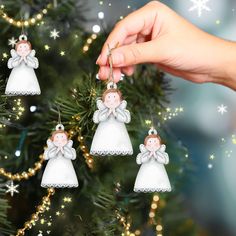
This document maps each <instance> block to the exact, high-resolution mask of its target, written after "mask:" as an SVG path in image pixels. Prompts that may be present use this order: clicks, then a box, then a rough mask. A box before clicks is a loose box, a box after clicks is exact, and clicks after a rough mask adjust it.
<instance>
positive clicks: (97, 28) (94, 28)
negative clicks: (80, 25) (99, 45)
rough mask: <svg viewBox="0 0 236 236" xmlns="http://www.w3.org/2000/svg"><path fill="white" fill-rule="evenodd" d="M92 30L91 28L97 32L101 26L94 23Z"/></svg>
mask: <svg viewBox="0 0 236 236" xmlns="http://www.w3.org/2000/svg"><path fill="white" fill-rule="evenodd" d="M92 30H93V32H94V33H99V32H100V30H101V27H100V26H99V25H94V26H93V28H92Z"/></svg>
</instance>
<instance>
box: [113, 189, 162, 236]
mask: <svg viewBox="0 0 236 236" xmlns="http://www.w3.org/2000/svg"><path fill="white" fill-rule="evenodd" d="M159 200H160V198H159V196H158V195H157V194H155V195H154V196H153V198H152V202H151V206H150V211H149V220H148V223H149V224H150V225H153V226H155V230H156V236H162V229H163V227H162V225H161V223H160V220H158V221H156V219H155V218H156V213H157V208H158V203H159ZM116 217H117V219H118V220H119V222H120V224H121V225H122V226H123V228H124V232H123V233H122V236H140V235H141V230H140V229H136V230H135V231H134V232H131V231H130V227H131V220H130V219H129V220H127V219H126V218H125V217H124V216H122V215H121V214H120V213H119V211H118V210H117V211H116Z"/></svg>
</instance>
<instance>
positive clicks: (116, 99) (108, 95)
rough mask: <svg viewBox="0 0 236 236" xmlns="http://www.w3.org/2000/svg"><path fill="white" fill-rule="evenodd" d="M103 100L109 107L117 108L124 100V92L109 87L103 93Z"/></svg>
mask: <svg viewBox="0 0 236 236" xmlns="http://www.w3.org/2000/svg"><path fill="white" fill-rule="evenodd" d="M102 101H103V103H104V105H105V106H106V107H108V108H117V107H118V106H119V105H120V103H121V101H122V94H121V92H120V90H118V89H114V88H110V89H107V90H106V91H105V92H104V93H103V95H102Z"/></svg>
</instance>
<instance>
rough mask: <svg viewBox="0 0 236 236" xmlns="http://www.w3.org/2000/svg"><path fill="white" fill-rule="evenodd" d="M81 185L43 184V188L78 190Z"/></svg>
mask: <svg viewBox="0 0 236 236" xmlns="http://www.w3.org/2000/svg"><path fill="white" fill-rule="evenodd" d="M78 186H79V184H43V183H42V184H41V187H43V188H77V187H78Z"/></svg>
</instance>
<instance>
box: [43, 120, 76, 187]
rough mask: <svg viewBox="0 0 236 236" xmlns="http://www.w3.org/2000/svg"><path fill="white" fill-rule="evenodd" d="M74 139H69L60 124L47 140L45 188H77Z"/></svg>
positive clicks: (44, 174)
mask: <svg viewBox="0 0 236 236" xmlns="http://www.w3.org/2000/svg"><path fill="white" fill-rule="evenodd" d="M72 145H73V141H72V140H68V134H67V132H66V131H64V126H63V125H62V124H58V125H57V126H56V131H54V132H53V134H52V136H51V138H49V139H48V140H47V148H46V149H45V151H44V159H45V160H48V163H47V166H46V168H45V171H44V173H43V178H42V182H41V186H42V187H44V188H76V187H78V186H79V184H78V180H77V176H76V173H75V170H74V167H73V164H72V162H71V161H72V160H75V159H76V152H75V149H74V148H73V147H72Z"/></svg>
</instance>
